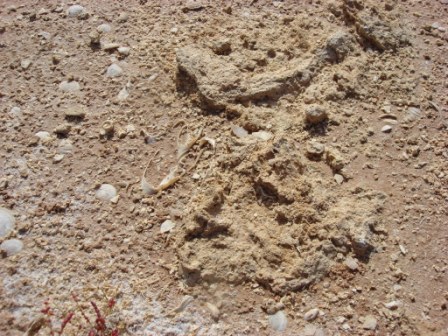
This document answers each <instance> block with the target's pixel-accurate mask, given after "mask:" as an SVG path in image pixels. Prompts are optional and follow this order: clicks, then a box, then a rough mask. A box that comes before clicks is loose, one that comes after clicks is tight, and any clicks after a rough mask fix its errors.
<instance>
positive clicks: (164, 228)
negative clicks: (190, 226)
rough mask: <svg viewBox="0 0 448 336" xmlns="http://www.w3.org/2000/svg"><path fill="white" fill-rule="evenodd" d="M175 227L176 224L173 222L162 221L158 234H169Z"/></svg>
mask: <svg viewBox="0 0 448 336" xmlns="http://www.w3.org/2000/svg"><path fill="white" fill-rule="evenodd" d="M175 227H176V224H175V223H174V222H173V221H170V220H169V219H168V220H166V221H164V222H163V223H162V225H161V226H160V233H167V232H170V231H171V230H172V229H174V228H175Z"/></svg>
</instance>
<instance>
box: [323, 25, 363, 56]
mask: <svg viewBox="0 0 448 336" xmlns="http://www.w3.org/2000/svg"><path fill="white" fill-rule="evenodd" d="M354 45H355V39H354V37H353V36H352V35H351V34H349V33H346V32H343V31H338V32H336V33H335V34H333V35H332V36H331V37H330V38H329V39H328V41H327V44H326V47H325V49H324V50H323V53H322V55H323V56H324V57H325V59H326V60H328V61H330V62H336V63H340V62H342V61H343V60H344V59H345V58H346V57H347V56H348V55H349V53H350V52H352V51H353V50H354V49H355V47H354Z"/></svg>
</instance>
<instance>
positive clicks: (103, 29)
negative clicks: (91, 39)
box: [96, 23, 112, 34]
mask: <svg viewBox="0 0 448 336" xmlns="http://www.w3.org/2000/svg"><path fill="white" fill-rule="evenodd" d="M96 30H97V31H98V32H99V33H103V34H105V33H110V32H111V31H112V27H111V26H110V25H108V24H107V23H103V24H100V25H99V26H98V27H96Z"/></svg>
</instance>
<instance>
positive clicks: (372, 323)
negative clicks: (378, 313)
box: [362, 315, 378, 330]
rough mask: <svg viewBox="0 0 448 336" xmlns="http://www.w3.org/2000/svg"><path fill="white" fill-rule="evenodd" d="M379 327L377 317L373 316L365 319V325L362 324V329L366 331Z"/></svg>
mask: <svg viewBox="0 0 448 336" xmlns="http://www.w3.org/2000/svg"><path fill="white" fill-rule="evenodd" d="M377 325H378V322H377V320H376V318H375V317H373V316H372V315H367V316H366V317H365V318H364V323H363V324H362V328H363V329H365V330H375V329H376V327H377Z"/></svg>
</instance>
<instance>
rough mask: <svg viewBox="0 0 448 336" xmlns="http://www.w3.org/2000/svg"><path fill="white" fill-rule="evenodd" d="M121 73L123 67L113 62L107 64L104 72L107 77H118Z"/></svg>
mask: <svg viewBox="0 0 448 336" xmlns="http://www.w3.org/2000/svg"><path fill="white" fill-rule="evenodd" d="M122 74H123V69H122V68H120V66H118V65H117V64H115V63H114V64H111V65H109V67H108V68H107V72H106V75H107V77H118V76H121V75H122Z"/></svg>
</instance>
